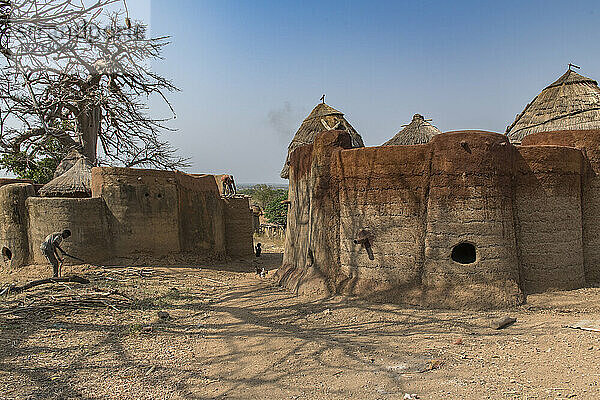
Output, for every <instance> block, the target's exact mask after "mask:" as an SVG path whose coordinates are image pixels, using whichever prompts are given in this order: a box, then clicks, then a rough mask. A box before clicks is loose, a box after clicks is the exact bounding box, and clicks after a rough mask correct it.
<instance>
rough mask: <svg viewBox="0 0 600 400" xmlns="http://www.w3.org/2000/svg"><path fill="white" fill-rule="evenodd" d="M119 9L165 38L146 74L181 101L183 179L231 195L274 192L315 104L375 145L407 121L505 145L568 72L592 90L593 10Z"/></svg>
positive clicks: (193, 5) (596, 66)
mask: <svg viewBox="0 0 600 400" xmlns="http://www.w3.org/2000/svg"><path fill="white" fill-rule="evenodd" d="M127 3H128V5H129V9H130V14H131V17H132V18H134V19H144V20H147V21H149V22H150V25H151V31H152V34H153V35H155V36H156V35H170V36H171V41H172V44H171V45H169V46H168V47H167V48H166V49H165V52H164V56H165V59H164V60H163V61H161V62H157V63H155V65H154V69H155V70H156V71H157V72H159V73H161V74H162V75H164V76H167V77H170V78H171V79H172V80H173V81H174V83H175V84H176V85H177V86H178V87H179V88H181V92H178V93H174V94H172V95H171V96H170V99H171V100H172V103H173V105H174V108H175V110H176V112H177V119H175V120H174V121H172V126H173V127H175V128H177V129H178V131H177V133H175V134H169V135H168V136H166V137H167V138H168V139H169V140H170V141H171V142H172V143H173V144H174V145H175V146H176V147H178V148H179V149H180V151H181V153H182V154H183V155H186V156H189V157H191V161H192V164H193V165H192V167H191V168H189V169H188V171H189V172H205V173H222V172H229V173H232V174H233V175H234V176H235V177H236V180H237V181H238V182H240V183H244V182H273V183H277V182H282V180H281V179H280V178H279V171H280V169H281V166H282V163H283V160H284V159H285V155H286V149H287V145H288V143H289V141H290V140H291V138H292V137H293V134H294V133H295V131H296V129H297V128H298V126H299V124H300V123H301V121H302V119H304V117H305V116H306V115H307V114H308V113H309V112H310V110H311V109H312V108H313V107H314V106H315V105H316V104H317V102H318V101H319V98H320V97H321V95H322V94H323V93H325V94H326V95H327V97H326V101H327V103H328V104H330V105H332V106H333V107H335V108H337V109H339V110H341V111H343V112H344V113H345V114H346V118H347V119H348V120H349V121H350V123H351V124H352V125H353V126H354V127H355V128H356V129H357V130H358V131H359V133H360V134H361V135H362V137H363V139H364V141H365V144H366V145H368V146H375V145H379V144H381V143H383V142H384V141H386V140H387V139H389V138H390V137H392V136H393V135H394V134H395V133H396V132H397V131H398V130H399V129H400V128H401V125H403V124H406V123H408V122H409V121H410V120H411V117H412V115H413V114H415V113H421V114H423V115H425V116H426V117H427V118H432V119H433V123H434V124H435V125H436V126H438V127H439V128H440V129H441V130H442V131H448V130H456V129H484V130H491V131H496V132H501V133H503V132H504V130H505V128H506V126H507V125H508V124H510V123H511V122H512V121H513V120H514V117H515V115H516V114H517V113H519V112H520V111H521V110H522V109H523V108H524V107H525V105H526V104H527V103H528V102H529V101H531V99H532V98H533V97H534V96H535V95H536V94H538V93H539V92H540V91H541V89H542V88H543V87H544V86H546V85H547V84H549V83H550V82H552V81H553V80H555V79H556V78H558V77H559V76H560V75H561V74H562V73H564V71H565V70H566V67H567V64H568V63H569V62H573V63H575V64H578V65H580V66H582V69H581V70H580V71H579V72H580V73H582V74H584V75H586V76H590V77H592V78H595V79H600V54H599V52H598V50H599V47H600V40H599V39H600V37H599V36H600V29H599V28H598V27H599V26H600V24H599V22H600V2H598V1H571V2H565V1H564V0H563V1H526V0H522V1H510V0H509V1H501V2H498V1H494V2H486V1H458V0H457V1H379V2H377V1H369V2H367V1H283V0H280V1H257V0H254V1H227V0H220V1H194V0H187V1H175V0H152V1H150V0H127ZM152 107H153V111H152V112H153V113H156V114H159V115H168V114H169V113H168V110H167V109H165V107H164V105H162V104H160V102H155V101H153V102H152Z"/></svg>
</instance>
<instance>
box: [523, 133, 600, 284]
mask: <svg viewBox="0 0 600 400" xmlns="http://www.w3.org/2000/svg"><path fill="white" fill-rule="evenodd" d="M522 145H523V146H536V145H537V146H543V145H555V146H569V147H575V148H578V149H580V150H581V151H582V153H583V155H584V160H583V162H584V168H583V171H582V194H581V204H582V225H583V237H582V240H583V258H584V269H585V278H586V282H587V283H588V284H593V285H598V284H600V229H598V221H600V131H599V130H586V131H558V132H544V133H535V134H532V135H528V136H526V137H525V138H524V139H523V142H522Z"/></svg>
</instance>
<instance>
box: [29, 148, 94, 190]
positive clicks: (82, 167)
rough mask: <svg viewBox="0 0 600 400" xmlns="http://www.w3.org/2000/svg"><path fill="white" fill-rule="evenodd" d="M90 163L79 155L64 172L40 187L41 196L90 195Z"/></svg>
mask: <svg viewBox="0 0 600 400" xmlns="http://www.w3.org/2000/svg"><path fill="white" fill-rule="evenodd" d="M92 167H93V165H92V163H91V162H90V161H89V160H88V159H87V158H85V157H81V158H79V159H78V160H77V162H75V164H74V165H73V166H72V167H71V168H69V170H67V172H65V173H64V174H62V175H60V176H59V177H57V178H54V179H52V180H51V181H50V182H48V183H46V184H45V185H44V186H42V188H41V189H40V192H39V193H40V196H42V197H91V196H92V186H91V181H92Z"/></svg>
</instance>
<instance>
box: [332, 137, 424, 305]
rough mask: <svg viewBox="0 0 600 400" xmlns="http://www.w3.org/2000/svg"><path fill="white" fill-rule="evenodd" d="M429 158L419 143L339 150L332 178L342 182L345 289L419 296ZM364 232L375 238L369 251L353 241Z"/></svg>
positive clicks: (341, 229) (342, 258)
mask: <svg viewBox="0 0 600 400" xmlns="http://www.w3.org/2000/svg"><path fill="white" fill-rule="evenodd" d="M430 159H431V152H430V151H428V147H426V146H420V145H417V146H393V147H382V148H365V149H364V150H362V149H357V150H348V151H343V152H341V159H340V162H339V163H338V166H337V169H336V170H335V171H334V175H335V176H338V177H339V180H340V185H339V187H340V189H339V203H340V224H339V237H340V241H339V247H340V267H341V273H342V274H343V275H345V276H347V280H346V281H345V282H344V286H343V287H342V291H344V292H347V293H353V292H356V293H364V294H367V293H369V292H374V291H379V292H380V296H381V297H392V298H393V297H401V298H404V299H407V300H410V297H411V296H413V297H414V296H416V297H418V296H419V295H420V293H419V290H418V289H419V287H420V281H421V273H422V270H423V244H424V224H423V215H424V211H425V206H426V196H427V190H428V177H429V166H430ZM361 230H366V231H368V232H370V234H371V235H372V236H373V240H372V243H370V247H371V248H370V249H368V248H367V247H365V246H364V245H363V244H361V243H355V241H354V240H355V239H357V237H358V236H359V232H360V231H361ZM369 250H370V251H371V252H372V255H369ZM371 258H372V259H371ZM415 289H416V291H415Z"/></svg>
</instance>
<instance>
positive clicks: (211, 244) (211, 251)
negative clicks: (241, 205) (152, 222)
mask: <svg viewBox="0 0 600 400" xmlns="http://www.w3.org/2000/svg"><path fill="white" fill-rule="evenodd" d="M176 181H177V196H178V199H179V205H178V207H179V210H178V212H179V222H180V232H179V238H180V244H179V246H180V249H181V251H183V252H188V253H195V254H198V255H201V256H210V257H213V256H224V255H225V251H226V249H225V214H224V203H223V201H222V200H221V199H220V195H219V192H218V188H217V185H216V183H215V179H214V178H213V176H212V175H198V176H194V177H192V176H190V175H185V174H177V175H176ZM248 209H249V207H248ZM243 222H245V221H244V220H243V221H242V223H243ZM241 240H245V245H246V246H247V247H250V248H251V247H252V235H250V239H249V240H248V238H241Z"/></svg>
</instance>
